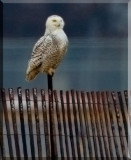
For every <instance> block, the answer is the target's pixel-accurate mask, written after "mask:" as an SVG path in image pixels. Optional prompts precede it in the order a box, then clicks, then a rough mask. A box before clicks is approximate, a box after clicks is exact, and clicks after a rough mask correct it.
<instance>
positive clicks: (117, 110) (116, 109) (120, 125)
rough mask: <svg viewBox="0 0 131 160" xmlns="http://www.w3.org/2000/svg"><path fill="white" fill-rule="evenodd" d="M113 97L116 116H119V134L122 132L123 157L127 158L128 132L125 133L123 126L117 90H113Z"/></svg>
mask: <svg viewBox="0 0 131 160" xmlns="http://www.w3.org/2000/svg"><path fill="white" fill-rule="evenodd" d="M112 98H113V101H114V107H115V111H116V118H117V123H118V129H119V134H120V141H121V147H122V152H123V157H124V158H127V157H128V155H127V154H128V153H127V141H126V134H125V130H124V126H123V118H122V113H121V109H120V103H119V100H118V95H117V93H116V92H112Z"/></svg>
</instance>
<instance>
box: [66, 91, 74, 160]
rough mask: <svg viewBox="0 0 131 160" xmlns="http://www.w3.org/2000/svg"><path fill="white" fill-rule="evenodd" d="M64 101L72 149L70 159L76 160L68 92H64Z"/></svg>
mask: <svg viewBox="0 0 131 160" xmlns="http://www.w3.org/2000/svg"><path fill="white" fill-rule="evenodd" d="M66 100H67V112H68V124H69V130H70V141H71V147H72V156H73V157H72V158H73V160H76V151H75V145H74V140H73V130H72V122H71V106H70V97H69V92H68V91H67V92H66Z"/></svg>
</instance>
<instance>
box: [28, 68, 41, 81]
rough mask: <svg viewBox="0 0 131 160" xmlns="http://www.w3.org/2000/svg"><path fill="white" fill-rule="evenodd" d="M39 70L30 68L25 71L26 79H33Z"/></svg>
mask: <svg viewBox="0 0 131 160" xmlns="http://www.w3.org/2000/svg"><path fill="white" fill-rule="evenodd" d="M38 73H39V70H37V69H36V70H32V71H30V72H27V73H26V81H31V80H33V79H35V77H36V76H37V75H38Z"/></svg>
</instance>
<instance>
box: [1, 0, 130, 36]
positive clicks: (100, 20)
mask: <svg viewBox="0 0 131 160" xmlns="http://www.w3.org/2000/svg"><path fill="white" fill-rule="evenodd" d="M52 14H57V15H60V16H62V17H63V18H64V20H65V23H66V25H65V31H66V33H67V34H68V36H70V37H80V36H82V37H106V38H107V37H115V38H117V37H118V38H119V37H121V38H125V37H127V35H128V4H126V3H125V4H124V3H123V4H122V3H109V4H108V3H97V4H95V3H80V4H79V3H74V4H73V3H72V4H71V3H54V4H53V3H49V4H48V3H38V4H37V3H36V4H33V3H23V4H22V3H4V14H3V15H4V17H3V19H4V21H3V25H4V37H12V38H13V37H25V36H26V37H35V36H40V35H42V34H43V33H44V30H45V21H46V18H47V17H48V16H50V15H52Z"/></svg>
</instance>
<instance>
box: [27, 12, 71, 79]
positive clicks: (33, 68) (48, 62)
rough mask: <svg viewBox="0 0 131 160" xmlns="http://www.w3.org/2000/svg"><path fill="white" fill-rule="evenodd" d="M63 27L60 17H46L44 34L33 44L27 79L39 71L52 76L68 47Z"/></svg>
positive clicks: (32, 77)
mask: <svg viewBox="0 0 131 160" xmlns="http://www.w3.org/2000/svg"><path fill="white" fill-rule="evenodd" d="M63 27H64V21H63V19H62V17H60V16H57V15H52V16H50V17H48V18H47V20H46V30H45V33H44V36H42V37H41V38H40V39H39V40H38V41H37V43H36V44H35V46H34V48H33V51H32V55H31V59H30V60H29V62H28V67H27V71H26V80H27V81H30V80H33V79H34V78H35V77H36V76H37V75H38V73H40V72H42V73H43V72H45V73H46V74H48V75H51V76H53V74H54V72H55V69H56V68H57V66H58V65H59V63H60V62H61V60H62V59H63V57H64V55H65V53H66V51H67V47H68V38H67V36H66V34H65V32H64V31H63Z"/></svg>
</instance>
